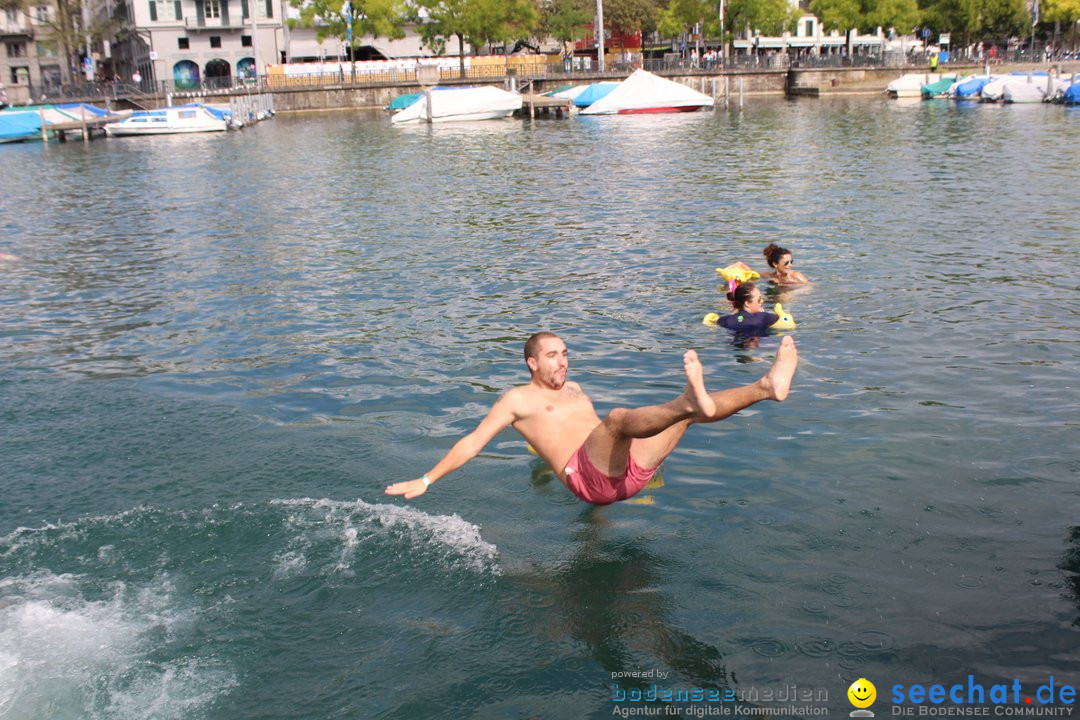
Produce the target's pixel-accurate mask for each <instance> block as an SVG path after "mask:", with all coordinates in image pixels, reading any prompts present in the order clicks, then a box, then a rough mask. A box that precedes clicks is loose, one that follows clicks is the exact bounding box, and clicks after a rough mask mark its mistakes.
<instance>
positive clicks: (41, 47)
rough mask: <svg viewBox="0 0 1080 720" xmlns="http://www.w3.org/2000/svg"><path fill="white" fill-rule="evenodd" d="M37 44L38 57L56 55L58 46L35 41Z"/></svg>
mask: <svg viewBox="0 0 1080 720" xmlns="http://www.w3.org/2000/svg"><path fill="white" fill-rule="evenodd" d="M35 45H36V46H37V56H38V57H56V48H55V47H52V46H50V45H48V44H46V43H43V42H38V43H35Z"/></svg>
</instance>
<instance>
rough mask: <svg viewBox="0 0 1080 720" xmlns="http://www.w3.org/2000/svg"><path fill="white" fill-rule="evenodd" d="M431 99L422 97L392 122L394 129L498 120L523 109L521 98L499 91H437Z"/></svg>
mask: <svg viewBox="0 0 1080 720" xmlns="http://www.w3.org/2000/svg"><path fill="white" fill-rule="evenodd" d="M428 107H429V105H428V99H427V97H426V96H425V95H423V94H421V96H420V97H419V98H417V99H416V101H415V102H414V103H412V104H411V105H409V106H408V107H406V108H405V109H404V110H401V111H400V112H398V113H397V114H396V115H394V116H393V117H391V118H390V121H391V122H392V123H394V124H395V125H400V124H402V123H420V122H433V123H437V122H452V121H461V120H497V119H499V118H504V117H506V116H507V115H510V114H511V113H513V112H514V111H515V110H519V109H521V95H519V94H517V93H512V92H507V91H506V90H502V89H500V88H497V87H490V86H482V87H464V88H435V89H433V90H432V91H431V104H430V108H431V109H430V116H429V110H428Z"/></svg>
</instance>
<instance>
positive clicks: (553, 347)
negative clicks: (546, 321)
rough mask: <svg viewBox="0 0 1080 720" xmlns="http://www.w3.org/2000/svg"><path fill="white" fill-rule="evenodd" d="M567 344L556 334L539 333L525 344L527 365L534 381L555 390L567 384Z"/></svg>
mask: <svg viewBox="0 0 1080 720" xmlns="http://www.w3.org/2000/svg"><path fill="white" fill-rule="evenodd" d="M567 358H568V353H567V351H566V344H565V343H563V341H562V339H561V338H560V337H559V336H558V335H556V334H555V333H549V332H538V333H536V334H535V335H533V336H532V337H530V338H529V339H528V340H527V341H526V342H525V364H526V365H528V366H529V372H530V373H531V374H532V377H533V381H534V382H537V381H538V382H539V383H540V384H541V385H544V386H545V387H549V388H551V389H553V390H558V389H560V388H561V387H562V386H563V385H564V384H566V370H567V367H568V360H567Z"/></svg>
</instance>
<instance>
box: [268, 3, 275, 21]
mask: <svg viewBox="0 0 1080 720" xmlns="http://www.w3.org/2000/svg"><path fill="white" fill-rule="evenodd" d="M266 17H268V18H272V17H274V0H266Z"/></svg>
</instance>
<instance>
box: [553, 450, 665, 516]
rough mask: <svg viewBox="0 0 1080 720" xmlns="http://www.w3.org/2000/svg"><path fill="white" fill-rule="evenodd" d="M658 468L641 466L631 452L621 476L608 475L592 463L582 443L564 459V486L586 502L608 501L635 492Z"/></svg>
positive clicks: (639, 490)
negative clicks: (567, 459)
mask: <svg viewBox="0 0 1080 720" xmlns="http://www.w3.org/2000/svg"><path fill="white" fill-rule="evenodd" d="M631 447H633V446H631ZM659 469H660V468H659V467H654V468H652V469H647V468H643V467H641V466H640V465H638V464H637V463H636V462H634V455H633V454H632V453H630V454H628V455H627V458H626V474H625V475H623V476H622V477H621V478H613V477H609V476H607V475H605V474H604V473H602V472H600V470H598V469H597V467H596V466H595V465H593V464H592V460H590V459H589V456H588V455H587V454H586V453H585V445H584V444H582V446H581V447H579V448H578V451H577V452H576V453H574V455H573V456H572V457H571V458H570V462H568V463H566V470H565V475H566V487H568V488H570V492H572V493H574V494H575V495H577V496H578V497H579V498H581V499H582V500H584V501H585V502H588V503H592V504H593V505H610V504H611V503H613V502H618V501H619V500H625V499H627V498H630V497H633V496H634V495H637V494H638V493H639V492H641V488H643V487H645V485H646V484H647V483H648V482H649V481H650V480H652V477H653V475H655V474H656V471H657V470H659Z"/></svg>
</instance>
